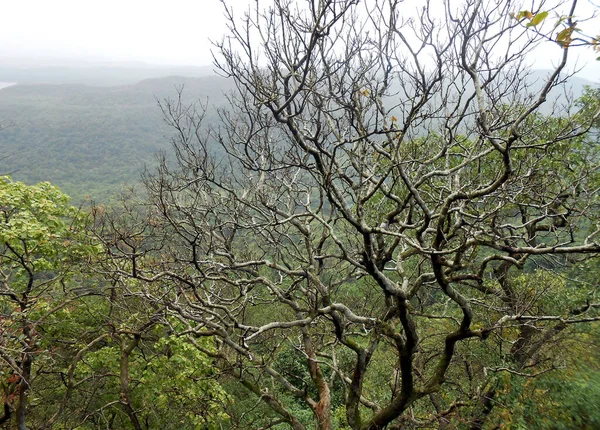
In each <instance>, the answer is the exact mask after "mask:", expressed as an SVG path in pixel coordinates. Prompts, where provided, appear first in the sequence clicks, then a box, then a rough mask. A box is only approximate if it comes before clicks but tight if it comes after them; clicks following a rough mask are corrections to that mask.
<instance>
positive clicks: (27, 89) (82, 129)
mask: <svg viewBox="0 0 600 430" xmlns="http://www.w3.org/2000/svg"><path fill="white" fill-rule="evenodd" d="M75 66H76V67H75ZM52 67H54V66H51V65H50V66H48V65H47V66H44V67H41V68H40V67H38V68H31V69H28V71H23V70H24V69H16V68H15V69H11V67H8V68H6V69H5V70H0V82H1V81H8V82H18V84H17V85H14V86H11V87H7V88H3V89H1V90H0V119H1V120H2V122H3V123H4V124H7V123H10V124H11V126H10V127H8V128H6V129H4V130H2V131H0V154H1V155H0V174H6V173H10V174H11V175H12V176H13V178H14V179H16V180H21V181H25V182H26V183H36V182H39V181H50V182H52V183H54V184H56V185H58V186H60V187H61V188H62V189H63V190H64V191H65V192H66V193H67V194H70V195H71V196H73V197H74V199H75V201H79V200H81V199H82V198H83V196H85V195H90V196H92V197H93V198H94V199H96V200H107V199H109V198H110V196H111V195H114V194H115V193H116V192H118V190H119V189H120V187H121V185H122V184H123V183H129V184H131V183H135V182H137V181H138V180H139V177H140V173H141V172H142V170H143V168H144V165H146V164H152V163H153V162H154V161H155V157H154V155H155V154H156V153H157V152H158V151H159V150H162V149H164V150H166V151H169V150H170V144H169V138H168V134H169V133H170V130H169V129H168V128H167V127H166V125H165V124H164V123H163V121H162V115H161V112H160V109H159V107H158V105H157V99H158V100H161V99H164V98H167V97H171V98H172V97H175V96H176V95H177V88H179V87H181V86H183V87H184V96H185V99H186V100H187V101H189V102H191V101H195V100H202V101H204V102H206V101H207V100H208V101H209V103H210V104H211V105H212V106H223V105H224V104H225V98H224V96H223V94H224V93H227V92H229V91H231V90H232V83H231V82H230V81H228V80H226V79H224V78H221V77H218V76H216V75H214V74H211V72H210V68H208V67H207V68H182V69H180V70H179V71H181V72H186V70H187V71H189V70H190V69H194V72H195V73H197V75H199V76H200V77H181V76H170V77H158V76H164V75H161V73H164V72H167V71H173V70H172V69H169V68H165V67H160V66H159V67H152V66H145V65H143V64H142V65H131V64H130V65H119V66H118V67H116V66H113V67H101V66H97V65H94V66H93V67H90V68H87V69H86V68H85V67H83V66H82V65H81V64H80V65H74V66H73V67H72V68H69V67H67V66H64V65H62V66H60V67H59V68H54V69H53V68H52ZM65 67H66V68H65ZM19 70H20V71H19ZM144 74H146V75H149V76H152V78H151V79H144V80H139V79H137V78H138V77H139V76H142V75H144ZM202 74H204V75H202ZM545 75H546V73H545V72H536V73H535V74H533V75H532V79H533V81H535V79H536V77H537V78H543V77H544V76H545ZM31 82H46V84H39V83H37V84H30V83H31ZM51 82H59V83H60V85H56V84H48V83H51ZM84 84H85V85H84ZM592 84H593V83H592V82H590V81H586V80H584V79H579V78H573V79H572V80H571V81H570V87H571V92H572V93H573V95H574V96H575V97H576V96H577V95H578V94H580V93H581V91H582V90H583V88H584V86H585V85H592ZM100 85H109V86H100ZM532 86H535V83H532ZM555 96H556V97H558V94H555ZM211 109H212V110H210V111H209V113H208V115H207V118H206V122H207V123H210V122H213V123H214V122H215V121H217V117H216V115H215V112H214V108H211Z"/></svg>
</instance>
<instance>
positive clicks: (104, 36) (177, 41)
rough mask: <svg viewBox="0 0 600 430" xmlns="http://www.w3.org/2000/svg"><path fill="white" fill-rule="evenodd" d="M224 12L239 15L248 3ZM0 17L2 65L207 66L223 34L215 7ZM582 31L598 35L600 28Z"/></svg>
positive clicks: (54, 8)
mask: <svg viewBox="0 0 600 430" xmlns="http://www.w3.org/2000/svg"><path fill="white" fill-rule="evenodd" d="M266 3H268V2H264V4H266ZM579 3H580V5H579V6H578V13H579V14H581V15H582V16H583V15H584V14H585V15H589V14H590V13H591V11H592V10H593V8H594V6H593V5H592V3H590V0H583V1H580V2H579ZM228 4H231V5H234V8H235V10H236V12H238V13H239V14H241V13H242V12H243V10H244V9H245V8H246V7H247V6H246V5H247V4H248V0H228ZM408 4H411V5H414V6H416V5H418V2H416V1H412V2H411V1H410V0H409V1H407V5H408ZM0 11H1V13H0V41H1V43H0V57H4V58H6V57H13V58H14V57H21V58H28V59H35V58H39V59H43V60H49V59H53V58H55V59H56V58H57V59H67V58H68V59H78V60H91V61H102V62H111V61H115V62H123V61H143V62H147V63H151V64H171V65H209V64H211V61H212V58H211V54H210V49H211V44H210V42H209V38H212V39H215V40H218V39H220V38H221V36H222V35H223V34H224V33H225V32H226V28H225V19H224V17H223V7H222V5H221V2H220V1H219V0H169V1H166V0H102V1H99V0H15V1H2V2H1V7H0ZM586 28H587V29H593V30H592V31H593V32H597V29H598V28H600V20H599V19H596V20H595V22H592V23H587V24H586ZM548 48H549V49H552V48H554V50H556V46H553V47H548ZM598 55H600V54H596V55H594V53H593V52H592V50H591V49H586V50H580V53H579V58H580V59H579V63H578V65H579V66H584V65H585V64H586V63H587V65H586V66H585V69H584V71H583V73H582V75H581V76H582V77H586V78H588V79H592V80H595V81H598V80H600V61H594V58H595V57H597V56H598ZM536 57H537V58H536V60H535V67H536V68H550V67H551V66H552V58H556V56H555V55H549V54H547V53H546V52H544V51H541V52H540V53H539V54H538V55H536Z"/></svg>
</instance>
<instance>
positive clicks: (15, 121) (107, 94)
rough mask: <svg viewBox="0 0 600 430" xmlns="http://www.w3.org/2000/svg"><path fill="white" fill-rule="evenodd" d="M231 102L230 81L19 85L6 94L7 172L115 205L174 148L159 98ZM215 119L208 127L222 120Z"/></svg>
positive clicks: (2, 140)
mask: <svg viewBox="0 0 600 430" xmlns="http://www.w3.org/2000/svg"><path fill="white" fill-rule="evenodd" d="M181 86H183V87H184V95H185V99H186V100H187V101H189V102H191V101H194V100H202V101H206V100H210V103H211V104H212V105H217V106H218V105H222V104H223V103H224V98H223V93H224V92H227V91H229V88H230V84H229V81H227V80H225V79H223V78H219V77H216V76H207V77H203V78H183V77H167V78H160V79H150V80H144V81H141V82H139V83H137V84H134V85H123V86H114V87H92V86H86V85H74V84H71V85H15V86H12V87H8V88H4V89H3V90H1V91H0V118H2V119H3V120H4V122H5V123H10V126H9V127H7V128H6V129H4V130H2V131H1V132H0V153H1V154H2V157H0V172H1V173H10V174H11V175H12V176H13V178H14V179H16V180H22V181H25V182H27V183H36V182H39V181H50V182H52V183H54V184H56V185H58V186H60V187H61V188H62V189H63V190H64V191H65V192H66V193H67V194H70V195H72V196H73V197H75V198H76V199H77V200H79V199H80V198H81V197H82V196H84V195H91V196H93V197H94V198H95V199H100V200H102V199H107V198H108V197H109V196H110V195H112V194H114V193H115V192H117V191H118V190H119V188H120V186H121V184H122V183H134V182H137V181H138V180H139V176H140V173H141V172H142V170H143V168H144V165H145V164H146V163H152V162H154V155H155V154H156V153H157V152H158V151H159V150H161V149H169V140H168V138H167V137H166V135H167V134H168V132H169V130H168V129H167V127H166V126H165V125H164V123H163V121H162V115H161V112H160V109H159V107H158V105H157V99H163V98H166V97H175V96H176V95H177V88H180V87H181ZM212 112H213V116H212V117H210V115H209V116H208V117H207V121H211V120H212V121H214V120H215V118H214V110H213V111H212Z"/></svg>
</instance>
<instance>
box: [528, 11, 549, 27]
mask: <svg viewBox="0 0 600 430" xmlns="http://www.w3.org/2000/svg"><path fill="white" fill-rule="evenodd" d="M547 16H548V12H547V11H544V12H540V13H538V14H536V15H535V16H534V17H533V18H531V22H530V23H529V25H532V26H534V27H535V26H537V25H539V24H541V23H542V21H544V20H545V19H546V17H547Z"/></svg>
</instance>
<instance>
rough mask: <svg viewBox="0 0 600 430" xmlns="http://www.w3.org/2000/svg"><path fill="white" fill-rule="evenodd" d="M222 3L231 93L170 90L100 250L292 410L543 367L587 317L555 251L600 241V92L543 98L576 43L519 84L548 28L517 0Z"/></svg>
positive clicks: (431, 406)
mask: <svg viewBox="0 0 600 430" xmlns="http://www.w3.org/2000/svg"><path fill="white" fill-rule="evenodd" d="M540 7H542V5H540ZM225 10H226V14H227V17H228V18H229V35H228V37H226V38H225V39H223V41H222V42H221V43H219V44H218V45H217V46H218V48H219V52H218V56H217V57H216V58H217V60H216V64H217V67H218V68H219V70H220V71H221V72H222V73H223V74H224V75H225V76H227V77H229V78H231V79H232V80H233V81H234V82H235V84H236V87H237V91H236V92H235V93H234V94H232V95H231V96H230V102H231V108H230V109H229V110H227V111H223V112H221V119H222V122H223V123H222V126H221V127H220V128H218V129H213V130H212V131H208V132H205V131H204V129H203V127H202V124H201V120H202V115H201V112H202V109H199V110H197V109H196V107H194V106H184V105H183V104H182V103H180V102H178V101H172V102H166V103H164V104H163V105H162V108H163V111H164V114H165V118H166V120H167V122H168V123H169V124H170V125H171V126H172V127H173V128H174V130H175V131H176V133H175V135H174V139H173V145H174V148H175V151H176V163H171V162H169V161H168V160H167V159H166V158H163V159H162V161H161V166H160V168H159V169H158V171H156V172H155V173H149V174H147V176H146V178H145V179H146V181H145V182H146V185H147V191H148V195H149V197H148V200H147V201H146V202H145V203H144V209H145V210H146V214H147V219H148V223H149V225H150V226H151V228H150V227H149V230H151V231H152V232H153V234H147V235H139V236H138V237H137V239H139V243H138V245H136V247H135V249H134V248H133V247H124V248H119V247H115V246H114V244H113V245H112V246H109V247H108V250H109V251H110V252H111V253H112V254H113V256H114V258H115V260H114V261H115V262H116V264H115V266H114V269H113V270H115V271H116V272H117V273H118V274H119V275H121V276H125V277H131V276H133V277H135V278H137V279H139V280H142V281H145V285H147V287H145V288H142V289H138V290H136V294H139V295H142V296H144V297H146V298H147V299H149V300H152V301H153V302H155V303H162V304H164V305H166V307H167V308H168V309H169V311H170V312H171V313H172V314H173V315H176V316H178V317H179V318H180V319H181V321H182V322H183V323H184V324H185V325H186V327H187V330H186V331H185V332H184V334H185V335H188V336H190V339H192V341H193V340H194V339H195V338H198V337H212V338H215V340H216V343H215V349H214V350H206V351H205V352H206V354H209V355H210V356H212V357H213V358H214V363H215V365H217V366H218V367H219V368H221V369H222V371H223V372H224V373H226V374H227V375H229V376H231V377H233V378H235V379H236V380H238V381H239V382H240V383H241V384H242V385H243V386H244V387H246V388H247V389H248V390H249V391H250V392H251V393H254V394H255V395H256V396H257V398H259V399H260V400H261V401H262V402H264V404H265V405H267V406H268V407H270V408H271V410H272V411H273V412H274V413H276V414H277V415H278V416H279V419H280V420H281V421H282V422H287V423H288V424H289V425H290V426H291V427H292V428H294V429H302V428H304V427H305V424H303V423H302V422H301V420H300V419H299V418H298V417H297V416H295V415H294V413H293V412H292V410H291V409H290V405H289V404H288V403H286V399H289V398H290V397H292V398H295V399H296V401H298V402H304V404H305V405H307V407H309V408H310V409H311V410H312V411H313V413H314V417H315V422H316V426H317V428H319V429H329V428H332V425H333V424H332V422H333V418H332V390H333V389H334V385H335V384H341V386H342V387H343V392H344V407H345V420H346V421H347V424H348V425H349V426H350V427H351V428H353V429H382V428H407V427H411V426H419V425H429V426H439V427H442V428H443V427H444V426H447V425H448V424H449V422H450V421H449V420H450V419H451V418H452V417H453V416H457V415H456V414H458V413H459V411H460V410H461V409H464V410H465V411H468V412H467V413H466V415H464V416H463V418H464V419H465V420H467V421H466V422H467V425H468V426H470V427H471V428H481V427H482V426H483V425H484V423H485V420H486V418H487V416H488V415H489V413H490V411H491V410H492V407H493V397H494V395H495V386H494V383H493V381H494V379H493V376H494V375H495V374H496V373H498V372H512V373H515V374H522V375H526V376H533V375H535V374H536V373H539V372H543V371H545V370H546V369H550V368H552V367H553V365H554V363H553V362H551V361H548V360H547V359H548V355H544V350H545V348H547V347H548V346H549V345H552V344H553V343H554V342H556V341H557V339H559V338H560V336H561V334H562V333H565V332H566V330H567V328H568V327H570V326H572V325H573V324H576V323H582V322H588V321H596V320H598V319H600V317H598V315H597V313H596V310H597V308H598V306H599V305H598V304H597V303H596V302H594V301H593V299H590V300H588V302H587V303H586V302H585V300H584V299H581V297H579V296H577V297H574V298H573V295H571V296H570V297H572V300H571V301H570V302H569V301H568V300H567V298H566V294H565V290H564V283H563V284H561V283H560V282H558V283H557V277H556V275H553V276H549V275H548V273H550V271H551V270H555V271H556V272H557V271H558V270H559V269H560V268H562V267H564V266H565V265H566V266H568V265H570V264H572V262H573V259H574V258H576V257H577V256H587V257H590V256H591V257H593V258H596V256H597V254H598V252H599V251H600V244H599V239H598V237H599V236H598V229H597V226H598V219H597V218H598V210H597V204H598V201H597V199H598V186H599V185H600V182H598V179H597V175H598V156H597V141H596V142H593V141H590V140H589V138H588V137H587V134H586V133H587V132H588V130H589V128H590V127H591V123H592V121H593V119H594V118H597V116H598V103H597V100H596V101H594V100H593V99H589V100H588V102H587V103H586V104H585V105H584V106H582V107H580V108H579V109H578V110H577V109H575V108H573V109H572V110H571V109H568V106H567V107H566V108H563V109H562V110H561V111H560V112H559V111H556V112H554V116H545V115H541V114H539V113H538V110H539V108H540V107H541V106H542V105H543V104H545V103H547V102H546V100H547V99H548V97H549V94H550V92H551V90H552V89H553V88H554V87H556V86H557V85H559V84H560V83H562V82H563V81H564V80H565V79H566V78H565V74H564V71H565V67H566V65H567V59H568V55H569V49H568V47H566V48H561V47H559V46H556V55H557V61H556V64H557V66H556V69H555V70H553V71H551V72H549V73H548V74H547V76H546V78H545V79H544V80H543V82H537V84H535V85H532V84H531V80H530V79H528V76H529V75H528V74H529V72H528V70H527V67H526V64H527V61H528V57H527V55H526V54H528V53H530V52H535V51H534V48H535V46H536V45H537V44H538V43H539V42H540V40H543V38H542V36H541V35H540V34H537V33H532V32H530V31H529V30H528V29H526V28H523V27H522V26H521V24H520V23H519V22H518V21H517V20H515V19H513V18H511V13H512V12H515V11H518V10H521V8H519V5H516V4H514V3H513V2H510V1H493V0H492V1H485V2H484V1H480V0H467V1H465V2H463V3H461V4H460V5H456V4H455V3H454V2H449V1H446V2H428V3H427V4H426V5H425V6H424V7H422V8H420V9H417V10H413V9H412V6H410V5H408V4H405V3H402V2H399V1H395V0H390V1H377V2H375V1H373V2H358V1H355V0H320V1H316V0H315V1H306V2H302V4H300V5H297V4H296V2H295V1H290V0H275V1H274V2H273V3H269V6H268V7H267V8H265V9H262V8H261V7H260V6H259V5H257V6H256V8H255V9H253V10H250V11H248V12H247V13H245V14H244V15H243V16H242V17H241V19H237V18H236V17H235V16H234V14H233V10H232V9H231V8H229V7H227V6H225ZM559 113H560V117H559V115H558V114H559ZM159 232H160V233H159ZM158 244H160V246H158ZM527 268H529V269H528V270H526V269H527ZM534 269H536V270H535V271H534ZM525 272H528V274H526V275H524V273H525ZM596 288H597V286H593V288H592V289H593V291H595V289H596ZM587 292H588V291H586V294H587ZM555 295H558V296H563V297H564V298H565V301H564V303H567V305H572V306H573V308H566V309H565V308H564V307H562V308H560V307H559V308H557V307H556V306H555V307H552V306H550V305H549V304H547V300H546V299H547V298H548V297H554V296H555ZM590 297H593V294H591V295H590ZM476 350H482V351H484V353H483V352H482V354H485V355H484V357H485V359H481V357H480V358H477V357H476V356H475V353H474V352H473V351H476ZM283 351H292V352H293V353H294V354H297V356H299V357H302V359H303V360H304V363H305V366H306V369H307V372H306V374H293V373H291V372H286V371H285V369H284V368H282V366H281V365H279V364H278V361H277V360H278V357H279V355H280V354H281V353H282V352H283ZM281 393H286V394H285V396H282V394H281ZM441 394H443V396H442V395H441ZM409 412H410V413H409Z"/></svg>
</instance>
